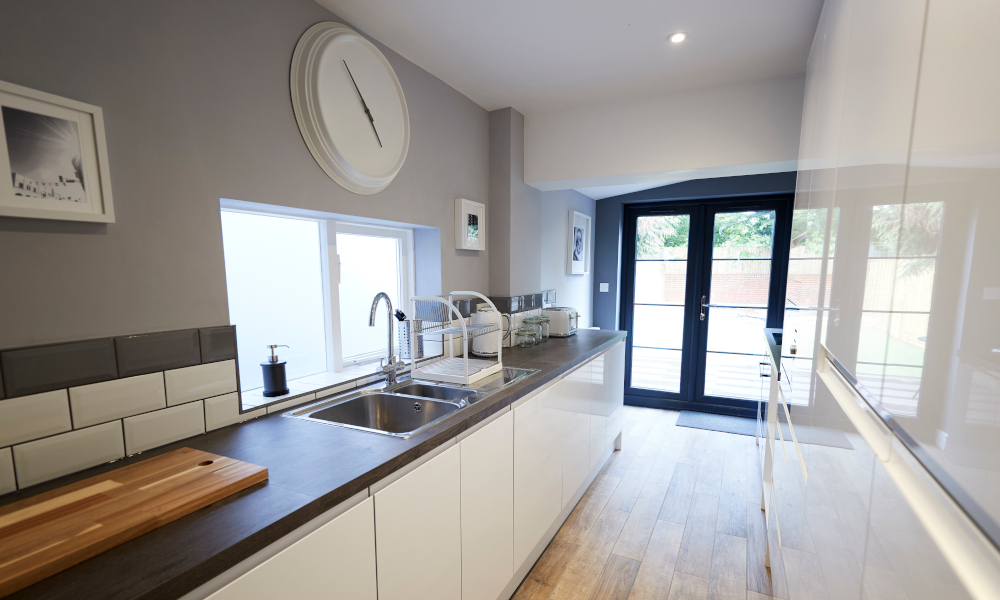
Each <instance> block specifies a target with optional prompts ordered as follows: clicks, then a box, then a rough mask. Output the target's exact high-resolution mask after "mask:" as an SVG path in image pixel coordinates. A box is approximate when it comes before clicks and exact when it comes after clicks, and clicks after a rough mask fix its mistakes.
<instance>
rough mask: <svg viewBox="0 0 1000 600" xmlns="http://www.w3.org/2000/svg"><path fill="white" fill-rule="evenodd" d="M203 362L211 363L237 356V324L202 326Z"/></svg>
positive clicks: (199, 331)
mask: <svg viewBox="0 0 1000 600" xmlns="http://www.w3.org/2000/svg"><path fill="white" fill-rule="evenodd" d="M198 333H199V335H200V336H201V362H202V363H210V362H218V361H220V360H231V359H234V358H236V326H235V325H224V326H222V327H202V328H201V329H199V330H198Z"/></svg>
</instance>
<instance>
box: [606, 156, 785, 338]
mask: <svg viewBox="0 0 1000 600" xmlns="http://www.w3.org/2000/svg"><path fill="white" fill-rule="evenodd" d="M795 177H796V173H795V172H794V171H791V172H787V173H768V174H765V175H743V176H739V177H716V178H712V179H696V180H694V181H684V182H681V183H675V184H673V185H665V186H663V187H658V188H654V189H651V190H643V191H641V192H633V193H631V194H624V195H621V196H614V197H613V198H605V199H604V200H598V201H597V219H596V221H597V222H596V224H595V234H594V286H593V290H594V325H595V326H597V327H600V328H601V329H618V328H619V323H618V315H619V311H620V302H621V290H620V285H621V263H622V260H623V257H622V256H621V248H622V230H623V225H624V223H623V219H624V217H625V205H626V204H638V203H643V202H661V201H669V200H692V199H696V198H724V197H739V196H758V195H764V194H775V193H794V192H795ZM601 283H607V284H609V285H608V288H609V289H608V291H607V292H601V291H600V289H601V288H600V285H601Z"/></svg>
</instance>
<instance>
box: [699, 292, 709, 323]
mask: <svg viewBox="0 0 1000 600" xmlns="http://www.w3.org/2000/svg"><path fill="white" fill-rule="evenodd" d="M706 300H708V296H702V297H701V320H702V321H704V320H705V309H707V308H708V304H706V303H705V301H706Z"/></svg>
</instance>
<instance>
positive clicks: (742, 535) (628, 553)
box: [514, 406, 788, 600]
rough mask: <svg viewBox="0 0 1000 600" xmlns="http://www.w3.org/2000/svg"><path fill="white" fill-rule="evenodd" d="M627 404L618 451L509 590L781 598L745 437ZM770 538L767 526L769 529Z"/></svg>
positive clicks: (750, 443) (673, 599) (524, 596)
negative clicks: (768, 560)
mask: <svg viewBox="0 0 1000 600" xmlns="http://www.w3.org/2000/svg"><path fill="white" fill-rule="evenodd" d="M677 415H678V413H677V412H673V411H661V410H655V409H648V408H637V407H630V406H626V407H625V423H624V428H623V435H622V450H621V451H620V452H615V453H614V455H613V456H612V457H611V459H610V460H609V461H608V463H607V465H605V466H604V468H603V469H602V471H601V472H600V474H599V475H598V476H597V478H596V479H595V480H594V483H593V484H592V485H591V486H590V489H589V490H587V493H586V494H585V495H584V496H583V499H582V500H581V501H580V503H579V504H578V505H577V506H576V508H575V509H574V510H573V513H572V514H571V515H570V517H569V519H567V521H566V523H565V524H564V525H563V526H562V528H561V529H560V530H559V532H558V533H557V534H556V537H555V539H554V540H553V541H552V543H551V544H550V545H549V547H548V548H547V549H546V550H545V553H544V554H542V557H541V558H540V559H539V560H538V562H537V563H536V564H535V566H534V567H533V568H532V570H531V572H530V573H529V574H528V576H527V577H526V578H525V580H524V582H523V583H522V584H521V587H520V588H519V589H518V590H517V593H516V594H515V595H514V598H515V599H516V600H544V599H548V598H551V599H559V600H565V599H574V600H588V599H593V600H606V599H608V600H610V599H615V600H619V599H620V600H626V599H631V600H647V599H649V600H651V599H654V598H655V599H665V600H703V599H708V598H711V599H713V600H714V599H720V600H729V599H733V600H737V599H738V600H765V599H769V598H772V597H778V598H787V597H788V595H787V593H786V592H785V590H784V584H783V582H784V575H783V573H781V572H780V569H781V565H780V561H775V571H776V572H775V575H774V578H773V579H772V576H771V571H770V569H766V568H764V548H765V539H766V535H767V533H766V531H765V524H764V517H763V513H762V512H761V510H760V477H759V473H760V467H759V466H758V464H757V459H756V456H757V455H756V453H755V452H753V451H752V449H753V448H756V446H755V442H754V438H752V437H748V436H741V435H733V434H727V433H719V432H715V431H704V430H699V429H689V428H685V427H676V426H675V422H676V420H677ZM772 537H773V533H772Z"/></svg>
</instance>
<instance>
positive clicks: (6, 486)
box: [0, 448, 17, 496]
mask: <svg viewBox="0 0 1000 600" xmlns="http://www.w3.org/2000/svg"><path fill="white" fill-rule="evenodd" d="M16 490H17V482H16V481H15V480H14V456H13V455H12V454H11V453H10V448H0V496H3V495H4V494H9V493H11V492H13V491H16Z"/></svg>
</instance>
